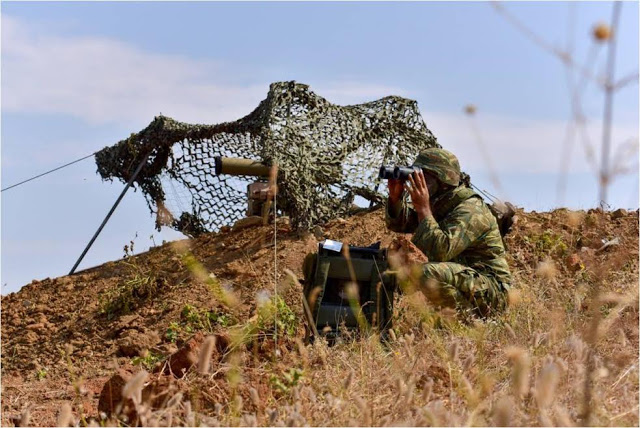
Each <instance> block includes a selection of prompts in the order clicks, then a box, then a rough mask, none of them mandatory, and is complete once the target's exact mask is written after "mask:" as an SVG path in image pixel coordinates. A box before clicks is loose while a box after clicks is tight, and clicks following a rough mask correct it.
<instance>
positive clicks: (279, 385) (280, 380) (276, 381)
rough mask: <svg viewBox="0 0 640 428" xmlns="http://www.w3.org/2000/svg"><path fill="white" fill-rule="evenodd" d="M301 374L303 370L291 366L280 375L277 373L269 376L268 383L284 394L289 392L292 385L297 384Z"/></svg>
mask: <svg viewBox="0 0 640 428" xmlns="http://www.w3.org/2000/svg"><path fill="white" fill-rule="evenodd" d="M303 376H304V371H303V370H300V369H297V368H292V369H289V371H288V372H284V373H283V374H282V377H278V376H277V375H271V376H269V383H270V384H271V386H272V387H273V388H274V389H276V390H277V391H280V392H281V393H283V394H284V393H287V392H289V390H290V389H291V388H293V387H294V386H296V385H298V383H300V380H301V379H302V378H303Z"/></svg>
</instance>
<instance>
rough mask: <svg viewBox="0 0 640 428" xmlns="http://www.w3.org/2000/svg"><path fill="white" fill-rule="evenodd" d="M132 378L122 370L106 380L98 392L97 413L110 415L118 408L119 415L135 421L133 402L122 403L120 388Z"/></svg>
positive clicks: (131, 375)
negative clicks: (119, 410)
mask: <svg viewBox="0 0 640 428" xmlns="http://www.w3.org/2000/svg"><path fill="white" fill-rule="evenodd" d="M132 377H133V374H132V373H130V372H128V371H126V370H123V369H118V370H117V372H116V374H114V375H113V376H111V378H109V380H107V382H106V383H105V384H104V386H103V387H102V391H100V398H99V399H98V411H100V412H104V413H106V414H107V415H110V414H112V413H116V411H117V410H118V409H119V408H120V409H121V413H122V414H124V415H126V416H127V417H128V418H129V420H130V421H133V420H135V419H136V418H137V414H136V412H135V408H134V405H133V401H132V400H131V399H128V400H127V401H126V402H124V403H123V397H122V388H123V387H124V386H125V385H126V384H127V382H128V381H129V380H130V379H131V378H132Z"/></svg>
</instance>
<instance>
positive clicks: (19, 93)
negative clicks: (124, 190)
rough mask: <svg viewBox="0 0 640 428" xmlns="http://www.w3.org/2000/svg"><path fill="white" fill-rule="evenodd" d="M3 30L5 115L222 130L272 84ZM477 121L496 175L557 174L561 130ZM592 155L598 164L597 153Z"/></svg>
mask: <svg viewBox="0 0 640 428" xmlns="http://www.w3.org/2000/svg"><path fill="white" fill-rule="evenodd" d="M2 24H3V30H2V31H3V34H2V35H3V46H2V47H3V51H2V60H3V82H2V83H3V88H2V89H3V96H2V108H3V110H4V111H6V112H24V113H52V114H64V115H71V116H73V117H77V118H80V119H82V120H85V121H87V122H88V123H91V124H111V123H118V124H123V125H126V126H132V127H137V126H144V125H146V124H147V123H148V122H150V121H151V119H152V118H153V116H155V115H157V114H159V113H163V114H165V115H168V116H171V117H174V118H176V119H178V120H183V121H186V122H192V123H195V122H203V123H218V122H221V121H228V120H235V119H238V118H240V117H243V116H245V115H246V114H248V113H249V112H251V111H252V110H253V109H255V107H257V105H258V103H259V102H260V101H261V100H262V99H264V97H265V96H266V93H267V91H268V85H269V83H270V82H253V83H251V84H240V83H236V82H234V76H236V75H242V76H246V70H240V69H238V68H237V67H236V68H234V66H233V65H232V64H227V63H222V62H215V61H211V60H195V59H191V58H188V57H184V56H180V55H167V54H157V53H150V52H145V51H143V50H142V49H139V48H137V47H135V46H132V45H130V44H127V43H124V42H121V41H117V40H112V39H107V38H101V37H88V36H82V37H80V36H59V35H55V34H43V33H42V32H41V31H40V30H38V29H35V28H32V27H31V26H30V24H28V23H26V22H23V21H20V20H18V19H16V18H13V17H10V16H6V15H4V16H3V17H2ZM312 90H314V91H315V92H316V93H318V94H319V95H321V96H323V97H325V98H327V99H328V100H329V101H330V102H333V103H337V104H342V105H345V104H354V103H361V102H366V101H370V100H374V99H378V98H380V97H383V96H387V95H400V96H408V97H412V95H411V93H410V92H408V91H407V90H404V89H402V88H399V87H394V86H388V85H378V84H372V83H367V82H360V81H357V80H355V79H351V80H338V81H331V80H327V81H326V82H315V83H314V85H313V86H312ZM423 117H424V119H425V120H426V122H427V125H428V127H429V128H430V129H431V130H432V131H433V132H434V133H435V135H436V136H437V137H438V139H439V141H440V142H441V144H442V145H443V146H444V147H446V148H449V149H451V150H452V151H454V152H455V153H457V154H458V155H459V157H460V160H461V163H462V165H463V167H464V168H465V169H467V170H475V171H479V170H486V169H487V164H486V162H484V159H483V157H482V155H481V153H480V151H479V149H478V143H477V138H476V137H475V136H474V133H473V131H472V127H471V123H470V121H469V118H468V117H466V116H465V115H464V114H462V113H460V114H442V113H437V112H423ZM476 120H477V124H478V129H479V131H480V134H481V135H482V139H483V141H484V144H485V146H486V148H487V151H488V152H489V153H490V156H491V160H492V162H493V164H494V165H495V169H496V170H497V171H500V172H507V171H515V172H554V171H559V170H560V168H561V165H560V161H561V152H562V145H563V141H564V133H565V127H566V122H564V121H552V120H525V119H515V118H509V117H504V116H487V115H483V114H481V113H480V114H479V115H478V116H477V118H476ZM595 123H599V121H597V120H596V121H595ZM134 129H135V128H134ZM589 134H590V135H591V136H592V139H593V141H594V142H596V143H597V141H598V140H599V139H600V135H601V134H600V130H599V129H596V128H593V129H591V130H590V133H589ZM637 135H638V132H637V123H633V124H625V125H620V124H618V125H617V126H615V127H614V130H613V137H614V138H613V141H614V142H618V143H619V142H621V141H624V140H626V139H628V138H629V137H637ZM614 146H615V145H614ZM595 151H596V156H599V148H598V147H595ZM614 151H615V147H614ZM573 154H574V157H573V159H572V162H571V166H570V170H569V171H570V172H583V171H589V170H590V168H589V164H588V162H587V161H586V158H585V156H584V150H583V148H582V145H581V143H580V142H576V144H575V147H574V151H573Z"/></svg>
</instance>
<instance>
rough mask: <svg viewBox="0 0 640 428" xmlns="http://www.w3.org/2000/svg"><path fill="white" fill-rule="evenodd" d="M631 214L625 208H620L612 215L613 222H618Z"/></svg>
mask: <svg viewBox="0 0 640 428" xmlns="http://www.w3.org/2000/svg"><path fill="white" fill-rule="evenodd" d="M628 214H629V213H628V212H627V210H625V209H624V208H618V209H617V210H615V211H614V212H612V213H611V218H612V219H613V220H617V219H619V218H622V217H626V216H627V215H628Z"/></svg>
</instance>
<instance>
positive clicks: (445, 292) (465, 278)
mask: <svg viewBox="0 0 640 428" xmlns="http://www.w3.org/2000/svg"><path fill="white" fill-rule="evenodd" d="M413 166H419V167H420V169H419V170H417V171H415V172H414V173H413V174H412V175H411V176H410V177H409V179H408V180H407V181H401V180H389V184H388V185H389V201H388V204H387V210H386V222H387V227H389V229H391V230H393V231H395V232H402V233H407V232H412V233H413V237H412V239H411V242H412V243H413V244H415V246H416V247H418V248H419V249H420V250H421V251H422V252H423V253H424V254H425V255H426V256H427V258H428V260H429V261H428V262H427V263H424V264H422V266H421V272H420V275H419V276H420V278H419V280H418V281H417V282H418V287H419V288H420V290H421V291H422V292H423V293H424V294H425V296H426V297H427V298H428V299H429V300H430V301H431V302H432V303H434V304H435V305H436V306H447V307H454V308H457V309H458V310H463V311H469V312H472V313H475V314H477V315H480V316H483V317H484V316H488V315H491V314H493V313H495V312H499V311H501V310H503V309H504V308H505V307H506V300H507V296H506V295H507V291H508V290H509V284H510V282H511V274H510V272H509V266H508V264H507V261H506V259H505V250H504V245H503V243H502V237H501V235H500V231H499V229H498V224H497V222H496V219H495V217H494V216H493V214H492V213H491V211H490V210H489V208H488V207H487V205H485V203H484V201H483V200H482V198H481V197H480V196H479V195H477V194H476V193H475V192H474V191H473V190H471V189H470V188H469V187H467V186H466V185H464V184H462V183H461V182H460V177H461V174H460V164H459V163H458V159H457V158H456V157H455V156H454V155H453V154H452V153H450V152H448V151H446V150H443V149H439V148H430V149H427V150H425V151H423V152H421V153H420V154H419V155H418V158H417V159H416V161H415V162H414V164H413ZM407 196H408V197H409V198H410V199H411V203H409V201H408V200H407V199H408V198H407Z"/></svg>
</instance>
